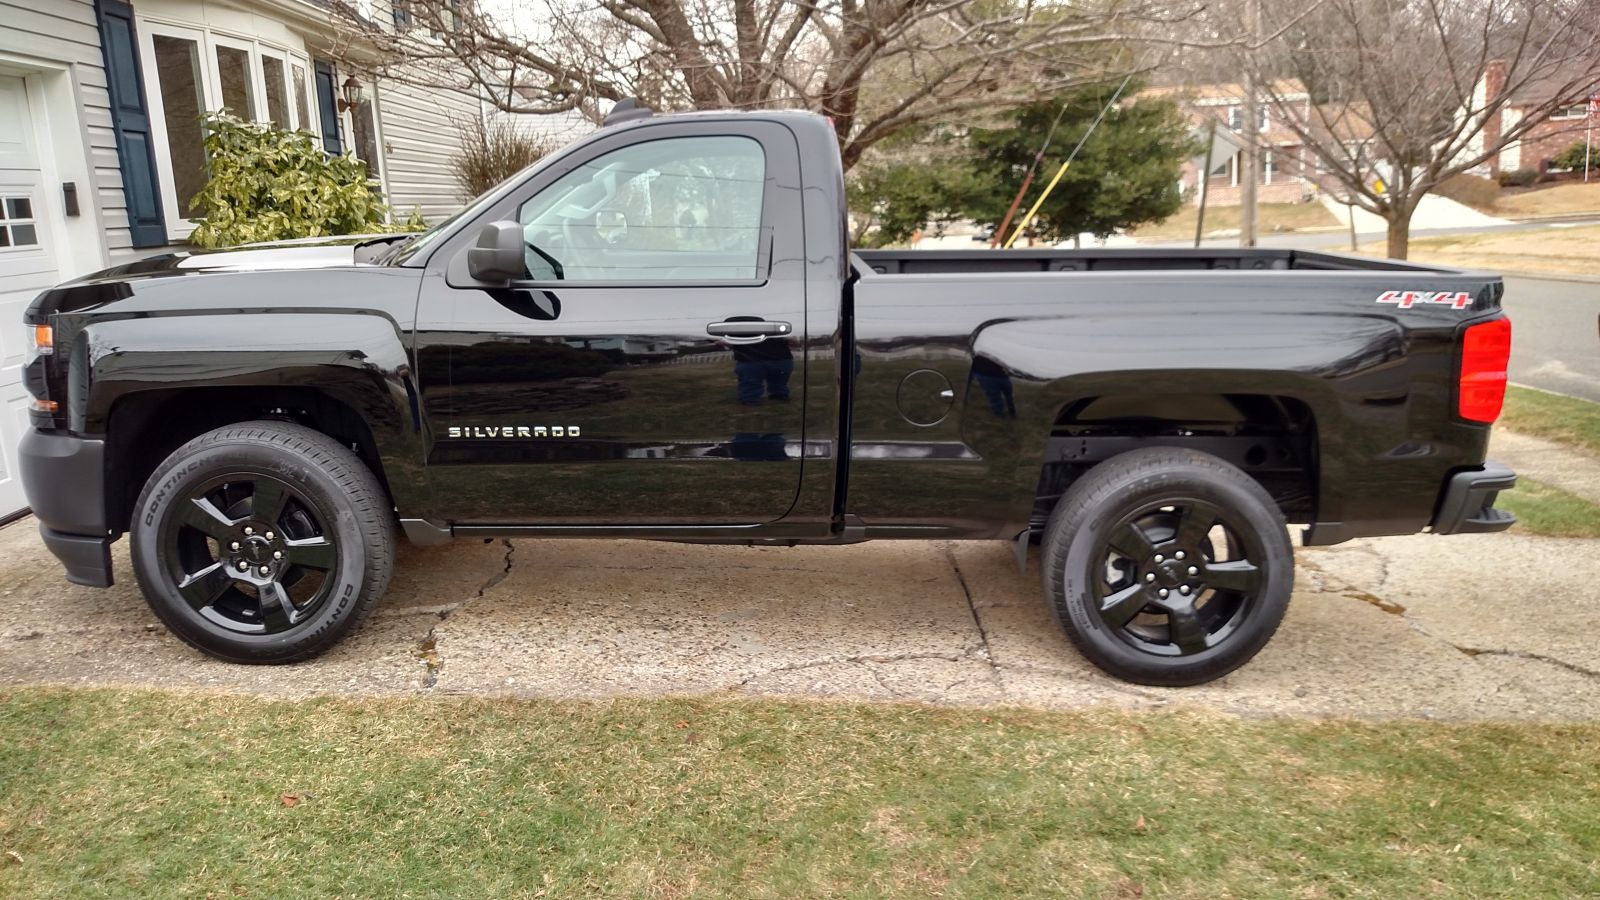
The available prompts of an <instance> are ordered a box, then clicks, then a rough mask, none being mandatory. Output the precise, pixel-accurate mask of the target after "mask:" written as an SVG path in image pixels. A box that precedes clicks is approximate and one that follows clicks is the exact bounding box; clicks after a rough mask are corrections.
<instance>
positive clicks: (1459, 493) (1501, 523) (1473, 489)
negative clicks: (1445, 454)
mask: <svg viewBox="0 0 1600 900" xmlns="http://www.w3.org/2000/svg"><path fill="white" fill-rule="evenodd" d="M1516 485H1517V473H1515V472H1513V471H1511V470H1510V469H1508V468H1506V467H1505V466H1503V465H1501V464H1500V463H1497V462H1495V461H1494V460H1485V461H1484V463H1483V468H1481V469H1473V470H1469V471H1466V472H1457V473H1455V474H1454V475H1451V476H1450V478H1449V480H1447V481H1446V482H1445V488H1444V494H1443V496H1441V497H1440V498H1439V511H1438V513H1437V514H1435V515H1434V517H1433V533H1434V534H1479V533H1482V532H1488V531H1505V530H1506V529H1507V528H1510V527H1511V526H1512V525H1515V524H1516V522H1517V517H1516V516H1514V515H1512V514H1511V513H1508V512H1506V511H1505V510H1503V509H1495V508H1494V501H1495V498H1496V497H1497V496H1498V495H1499V493H1500V492H1501V491H1509V490H1511V489H1512V488H1514V487H1516Z"/></svg>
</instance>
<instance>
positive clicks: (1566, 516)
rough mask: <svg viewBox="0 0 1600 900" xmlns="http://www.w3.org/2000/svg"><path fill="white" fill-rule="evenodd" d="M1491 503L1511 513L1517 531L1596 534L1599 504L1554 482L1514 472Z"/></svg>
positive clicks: (1598, 534)
mask: <svg viewBox="0 0 1600 900" xmlns="http://www.w3.org/2000/svg"><path fill="white" fill-rule="evenodd" d="M1495 505H1496V506H1498V507H1500V508H1502V509H1505V510H1507V511H1508V512H1511V513H1514V514H1515V515H1516V517H1517V524H1516V525H1514V526H1512V527H1513V528H1514V529H1516V530H1517V531H1525V532H1528V533H1529V534H1542V535H1546V536H1549V537H1575V538H1600V506H1596V505H1594V504H1593V503H1590V502H1589V501H1588V500H1585V499H1584V498H1582V497H1579V496H1578V495H1577V494H1573V493H1569V492H1567V491H1564V490H1562V489H1561V488H1558V487H1555V486H1554V485H1549V484H1545V483H1543V482H1539V481H1534V480H1533V479H1531V478H1528V477H1527V476H1525V475H1524V476H1518V478H1517V487H1516V489H1515V490H1511V491H1507V492H1506V493H1503V494H1501V495H1500V499H1498V500H1497V501H1495Z"/></svg>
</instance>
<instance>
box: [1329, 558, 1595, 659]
mask: <svg viewBox="0 0 1600 900" xmlns="http://www.w3.org/2000/svg"><path fill="white" fill-rule="evenodd" d="M1352 549H1355V548H1352ZM1361 549H1366V550H1368V551H1369V552H1372V553H1373V554H1374V555H1377V556H1378V558H1379V560H1380V561H1381V563H1382V565H1383V569H1382V571H1383V572H1384V573H1385V576H1386V575H1387V572H1388V560H1386V559H1384V558H1383V557H1382V555H1381V554H1377V552H1376V551H1375V550H1372V549H1371V548H1361ZM1302 565H1304V566H1305V567H1306V568H1308V569H1311V570H1312V571H1314V572H1316V573H1317V574H1318V575H1320V576H1321V577H1322V579H1323V580H1324V581H1325V582H1327V584H1328V585H1329V586H1330V587H1331V586H1332V585H1343V588H1342V594H1341V595H1342V596H1344V597H1345V598H1347V599H1350V600H1358V601H1360V602H1362V603H1370V604H1372V605H1373V606H1376V607H1377V608H1379V609H1381V610H1383V611H1384V612H1386V613H1389V614H1390V615H1394V616H1398V617H1399V618H1400V619H1401V620H1402V621H1404V622H1405V623H1406V627H1407V628H1409V629H1411V630H1412V631H1413V632H1415V633H1417V634H1420V635H1422V636H1423V637H1425V638H1428V639H1429V640H1434V641H1438V642H1439V643H1441V644H1444V645H1445V646H1446V647H1449V648H1450V649H1452V650H1455V651H1456V652H1458V653H1461V654H1462V655H1464V656H1468V657H1479V656H1500V657H1506V658H1510V659H1526V660H1532V661H1534V662H1542V663H1548V664H1549V665H1552V666H1556V667H1558V668H1562V669H1566V670H1567V671H1569V672H1574V673H1577V674H1579V675H1584V676H1587V677H1589V678H1600V670H1597V669H1590V668H1588V667H1586V666H1580V665H1578V664H1577V663H1572V662H1568V661H1566V660H1564V659H1561V658H1559V657H1555V656H1549V655H1547V654H1544V653H1534V652H1533V651H1531V650H1512V649H1510V648H1502V649H1496V648H1491V647H1471V646H1467V645H1464V644H1458V643H1456V642H1455V641H1452V640H1450V639H1449V638H1447V637H1444V636H1443V635H1439V634H1434V633H1433V632H1432V631H1430V630H1429V629H1428V628H1427V626H1425V625H1423V624H1422V623H1421V622H1419V621H1418V620H1417V619H1416V618H1415V617H1413V616H1412V615H1411V614H1410V613H1408V612H1406V608H1405V607H1404V606H1401V605H1400V604H1398V603H1395V602H1394V601H1392V600H1385V599H1383V598H1381V597H1378V596H1376V595H1374V594H1372V593H1369V592H1367V591H1363V590H1361V589H1360V588H1357V587H1355V586H1354V585H1352V584H1350V583H1349V582H1347V581H1345V580H1344V579H1342V578H1338V577H1336V576H1334V575H1331V574H1329V572H1328V570H1327V569H1324V568H1322V567H1321V566H1319V565H1317V564H1316V563H1313V562H1311V561H1310V560H1303V561H1302ZM1335 590H1340V589H1338V588H1335Z"/></svg>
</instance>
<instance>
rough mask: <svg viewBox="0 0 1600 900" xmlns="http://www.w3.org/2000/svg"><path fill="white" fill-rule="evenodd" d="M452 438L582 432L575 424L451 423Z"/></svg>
mask: <svg viewBox="0 0 1600 900" xmlns="http://www.w3.org/2000/svg"><path fill="white" fill-rule="evenodd" d="M449 434H450V436H451V437H453V438H559V437H569V438H575V437H580V436H582V434H583V432H582V431H581V430H579V428H578V426H576V425H469V426H465V427H461V426H456V425H451V426H450V432H449Z"/></svg>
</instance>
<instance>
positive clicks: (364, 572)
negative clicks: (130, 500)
mask: <svg viewBox="0 0 1600 900" xmlns="http://www.w3.org/2000/svg"><path fill="white" fill-rule="evenodd" d="M130 532H131V538H132V556H133V566H134V574H135V575H136V576H137V577H138V580H139V587H140V588H141V589H142V590H143V591H144V595H145V599H146V600H147V601H148V602H149V604H150V608H151V609H152V610H153V611H154V612H155V614H156V615H157V616H158V617H159V618H160V619H161V620H162V621H163V622H164V623H166V625H167V627H168V628H170V629H171V630H172V632H173V633H174V634H176V635H177V636H178V637H180V638H182V639H183V640H185V641H187V642H188V643H189V644H191V645H193V646H195V647H197V648H199V649H200V650H203V651H205V652H206V653H209V654H211V655H212V656H216V657H219V658H222V659H226V660H230V661H233V662H246V663H289V662H297V661H299V660H303V659H309V658H310V657H313V656H316V655H317V654H319V653H321V652H323V651H324V650H326V649H328V648H329V647H331V646H332V645H333V644H334V643H335V642H336V641H338V640H339V638H341V637H343V636H344V635H345V634H346V633H347V632H348V631H350V629H351V628H353V627H355V626H356V624H358V623H359V622H360V620H361V619H362V618H364V617H365V616H366V614H367V612H368V611H369V610H370V609H371V607H372V605H373V604H374V603H376V602H377V600H378V598H379V597H381V596H382V595H383V591H384V588H385V587H386V586H387V585H388V581H389V574H390V570H391V568H392V565H393V558H394V553H393V543H394V538H393V525H392V524H391V522H390V516H389V510H388V503H387V501H386V500H385V497H384V493H383V489H382V487H381V486H380V485H379V484H378V481H377V479H376V478H375V477H374V476H373V475H372V473H371V471H369V470H368V469H367V468H366V466H364V465H363V464H362V463H361V461H360V460H359V459H358V458H357V457H356V456H355V454H354V453H352V452H350V451H349V450H348V449H346V448H345V447H342V446H340V445H339V444H338V443H336V442H334V441H333V440H332V439H330V438H328V437H327V436H326V435H323V434H320V433H318V432H316V431H313V430H311V429H309V428H304V427H302V426H299V425H294V424H290V423H284V422H248V423H244V424H241V425H230V426H227V427H224V428H219V429H217V430H215V431H212V432H209V433H207V434H204V435H201V436H200V437H198V438H195V439H194V440H192V441H190V442H189V443H187V444H185V445H184V446H182V447H180V448H178V450H176V451H175V452H174V453H173V454H172V455H171V456H169V457H168V458H167V459H166V461H165V462H163V463H162V464H161V465H160V466H159V467H157V469H156V471H155V473H154V474H153V475H151V476H150V480H149V481H148V482H147V483H146V484H145V488H144V492H143V493H142V494H141V495H140V497H139V505H138V507H137V511H136V513H135V519H134V522H133V526H132V528H131V529H130Z"/></svg>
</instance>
